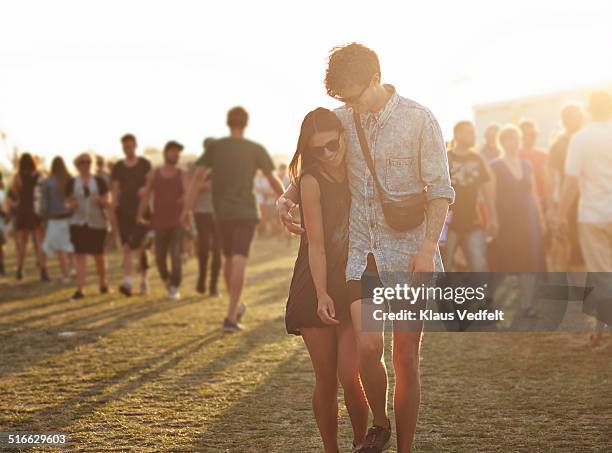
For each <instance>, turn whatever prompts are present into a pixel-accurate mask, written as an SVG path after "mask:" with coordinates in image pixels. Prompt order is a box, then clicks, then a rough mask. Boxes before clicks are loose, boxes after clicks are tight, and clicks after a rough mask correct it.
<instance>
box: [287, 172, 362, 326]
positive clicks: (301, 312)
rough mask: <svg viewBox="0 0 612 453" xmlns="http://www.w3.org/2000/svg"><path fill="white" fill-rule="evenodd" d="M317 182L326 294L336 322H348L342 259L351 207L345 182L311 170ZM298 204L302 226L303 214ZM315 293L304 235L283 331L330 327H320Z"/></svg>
mask: <svg viewBox="0 0 612 453" xmlns="http://www.w3.org/2000/svg"><path fill="white" fill-rule="evenodd" d="M308 174H310V175H312V176H313V177H314V178H315V179H316V180H317V182H318V183H319V188H320V192H321V214H322V220H323V235H324V241H325V256H326V261H327V292H328V294H329V296H330V297H331V298H332V300H333V301H334V306H335V311H336V319H338V320H339V321H341V322H342V321H347V320H349V319H350V303H349V298H348V292H347V286H346V277H345V269H346V260H347V257H348V219H349V210H350V204H351V197H350V193H349V188H348V183H347V179H346V178H344V181H342V182H335V181H332V180H331V179H330V177H329V176H327V175H323V174H322V172H321V171H320V170H316V169H315V170H311V171H309V172H308ZM301 205H302V204H301V203H300V214H301V216H302V227H303V226H304V214H303V212H302V208H301ZM317 306H318V301H317V292H316V289H315V286H314V282H313V280H312V275H311V273H310V265H309V263H308V237H307V236H306V233H304V234H303V235H302V237H301V239H300V248H299V251H298V256H297V259H296V261H295V266H294V268H293V277H292V279H291V286H290V288H289V298H288V300H287V309H286V311H285V326H286V328H287V332H288V333H290V334H294V335H300V334H301V329H302V328H305V327H332V326H330V325H328V324H324V323H323V322H322V321H321V319H320V318H319V316H318V315H317Z"/></svg>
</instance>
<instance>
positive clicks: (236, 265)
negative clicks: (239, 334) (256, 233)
mask: <svg viewBox="0 0 612 453" xmlns="http://www.w3.org/2000/svg"><path fill="white" fill-rule="evenodd" d="M247 260H248V258H247V257H246V256H243V255H233V256H232V257H231V272H230V275H229V291H228V292H229V305H228V307H227V319H229V320H230V321H231V322H233V323H234V324H236V323H237V322H238V304H239V303H240V297H241V296H242V288H243V287H244V274H245V270H246V265H247ZM226 279H227V277H226Z"/></svg>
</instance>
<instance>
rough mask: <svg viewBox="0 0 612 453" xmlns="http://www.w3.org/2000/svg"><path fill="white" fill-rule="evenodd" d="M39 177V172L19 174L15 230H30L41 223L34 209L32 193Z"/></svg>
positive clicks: (33, 193)
mask: <svg viewBox="0 0 612 453" xmlns="http://www.w3.org/2000/svg"><path fill="white" fill-rule="evenodd" d="M39 178H40V174H39V173H30V174H25V175H21V190H20V191H19V201H18V204H17V209H16V214H17V215H16V219H15V229H16V230H17V231H23V230H28V231H32V230H35V229H37V228H38V227H39V226H40V225H41V218H40V216H39V215H38V214H36V211H35V209H34V205H35V203H34V195H35V191H36V186H37V184H38V180H39Z"/></svg>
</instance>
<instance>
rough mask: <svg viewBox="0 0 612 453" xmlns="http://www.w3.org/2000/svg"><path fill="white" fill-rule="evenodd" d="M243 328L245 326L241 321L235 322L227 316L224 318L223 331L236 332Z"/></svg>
mask: <svg viewBox="0 0 612 453" xmlns="http://www.w3.org/2000/svg"><path fill="white" fill-rule="evenodd" d="M241 330H244V327H242V325H241V324H239V323H235V324H234V323H233V322H231V321H230V320H229V319H227V318H225V319H224V320H223V332H228V333H234V332H240V331H241Z"/></svg>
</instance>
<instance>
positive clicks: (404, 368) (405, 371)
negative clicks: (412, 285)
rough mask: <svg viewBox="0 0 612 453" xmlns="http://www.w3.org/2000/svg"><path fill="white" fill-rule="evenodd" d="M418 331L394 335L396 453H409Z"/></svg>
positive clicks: (417, 391)
mask: <svg viewBox="0 0 612 453" xmlns="http://www.w3.org/2000/svg"><path fill="white" fill-rule="evenodd" d="M420 346H421V331H418V332H399V331H397V330H395V331H394V333H393V368H394V369H395V391H394V393H393V409H394V411H395V429H396V431H397V451H398V453H409V452H410V451H412V442H413V441H414V433H415V431H416V425H417V419H418V416H419V406H420V404H421V383H420V378H419V350H420Z"/></svg>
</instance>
